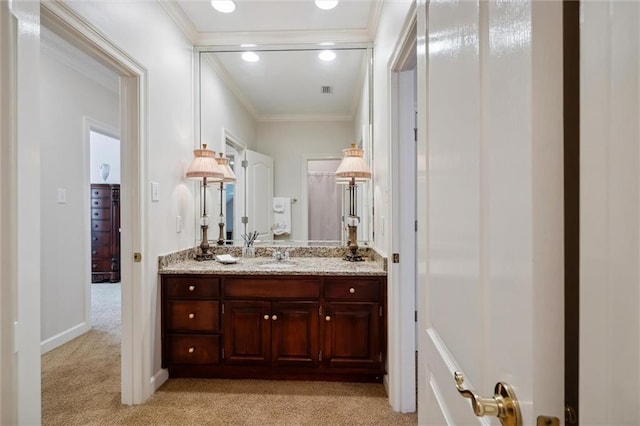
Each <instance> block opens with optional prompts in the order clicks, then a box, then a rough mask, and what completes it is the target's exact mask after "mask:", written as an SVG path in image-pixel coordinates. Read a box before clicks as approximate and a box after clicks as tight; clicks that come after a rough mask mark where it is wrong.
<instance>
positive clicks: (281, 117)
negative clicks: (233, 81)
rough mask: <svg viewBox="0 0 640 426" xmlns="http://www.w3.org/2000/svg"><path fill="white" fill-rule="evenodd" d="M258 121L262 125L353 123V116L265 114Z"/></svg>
mask: <svg viewBox="0 0 640 426" xmlns="http://www.w3.org/2000/svg"><path fill="white" fill-rule="evenodd" d="M258 121H259V122H261V123H267V122H282V121H295V122H301V121H353V116H352V115H335V114H273V115H266V114H265V115H261V116H259V117H258Z"/></svg>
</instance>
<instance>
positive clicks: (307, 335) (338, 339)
mask: <svg viewBox="0 0 640 426" xmlns="http://www.w3.org/2000/svg"><path fill="white" fill-rule="evenodd" d="M194 285H195V288H194V289H193V290H189V289H190V287H192V286H194ZM162 290H163V291H162V299H163V300H162V306H163V311H162V324H163V327H162V336H163V342H162V348H163V352H162V356H163V366H164V367H166V368H169V375H170V376H171V377H184V376H190V377H225V378H262V379H304V380H333V381H374V382H380V381H382V377H383V375H384V350H385V348H386V333H385V330H386V327H385V325H384V324H385V321H384V318H383V317H384V311H385V301H386V277H382V276H371V277H369V276H367V277H358V276H330V277H327V276H298V275H275V276H274V275H266V274H265V275H215V274H211V275H200V276H195V275H193V276H189V275H163V276H162ZM205 290H206V291H205ZM207 312H208V314H207ZM192 314H195V315H193V317H192V318H191V317H190V315H192ZM218 314H219V315H218ZM196 319H197V320H196Z"/></svg>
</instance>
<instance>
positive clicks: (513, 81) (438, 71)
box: [418, 0, 564, 425]
mask: <svg viewBox="0 0 640 426" xmlns="http://www.w3.org/2000/svg"><path fill="white" fill-rule="evenodd" d="M418 7H419V9H418V19H419V21H418V41H419V46H418V96H419V98H418V109H419V120H418V122H419V124H418V128H419V129H420V130H419V133H420V134H419V141H418V220H419V222H420V223H426V226H422V227H419V230H418V231H419V236H418V275H419V276H418V285H419V295H418V305H419V307H418V308H419V337H418V339H419V363H418V369H419V371H418V382H419V402H418V412H419V423H420V424H425V425H427V424H428V425H436V424H437V425H439V424H450V425H473V424H480V423H481V422H483V424H488V423H486V422H488V421H489V420H488V419H489V417H486V419H487V420H480V419H479V418H477V417H476V416H475V415H474V413H473V411H472V408H471V403H470V400H469V399H466V398H463V397H462V395H460V394H459V392H458V391H457V390H456V385H455V382H454V372H455V371H460V372H462V373H463V375H464V383H463V385H462V386H463V387H465V388H470V389H471V390H473V391H474V392H475V393H477V394H478V395H480V396H482V397H493V395H494V386H495V384H496V383H497V382H505V383H507V384H509V385H511V386H512V387H513V390H514V392H515V395H516V397H517V399H518V401H519V406H520V409H521V410H522V420H523V422H524V423H522V424H525V425H535V424H536V418H537V417H538V416H541V415H546V416H554V417H557V418H560V419H562V417H563V413H564V410H563V408H564V360H563V352H564V339H563V322H564V319H563V287H564V283H563V281H564V261H563V176H562V173H563V168H562V144H563V129H562V43H561V40H562V3H561V2H538V1H520V2H502V1H499V0H489V1H486V2H477V1H475V2H465V1H463V2H449V1H431V2H429V3H428V6H427V4H426V2H425V1H424V0H419V1H418ZM427 7H428V10H427ZM425 44H426V45H425ZM491 424H500V423H499V422H498V420H497V419H496V418H495V417H493V418H492V420H491Z"/></svg>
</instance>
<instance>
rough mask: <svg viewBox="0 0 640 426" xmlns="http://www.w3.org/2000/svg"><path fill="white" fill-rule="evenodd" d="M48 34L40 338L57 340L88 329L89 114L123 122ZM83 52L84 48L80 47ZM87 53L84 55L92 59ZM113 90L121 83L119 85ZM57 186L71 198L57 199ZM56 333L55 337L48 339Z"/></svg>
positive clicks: (107, 96)
mask: <svg viewBox="0 0 640 426" xmlns="http://www.w3.org/2000/svg"><path fill="white" fill-rule="evenodd" d="M55 43H60V42H59V41H56V42H52V41H48V39H46V38H45V39H44V40H43V43H42V52H43V53H42V56H41V65H42V69H43V72H42V73H41V74H40V75H41V81H40V105H41V109H40V128H41V130H40V131H41V135H42V137H41V155H42V161H41V188H42V192H41V225H42V229H41V241H42V246H41V256H42V263H41V268H42V281H41V295H42V304H41V327H42V328H41V339H42V341H43V350H44V351H47V350H50V349H53V348H54V347H57V346H59V345H61V344H63V343H65V342H67V341H68V340H70V339H72V338H74V337H77V335H78V334H81V333H82V332H84V331H86V330H88V329H89V328H90V318H89V317H87V315H86V312H87V310H86V307H87V306H86V303H87V300H88V299H87V297H86V296H87V294H86V290H87V284H88V282H89V280H90V276H88V274H87V272H88V271H89V270H90V268H89V264H88V263H89V259H90V255H89V247H88V246H87V242H88V232H89V227H90V223H89V217H88V206H89V164H88V163H87V159H88V153H89V146H88V145H87V144H86V137H85V134H84V132H85V128H84V117H90V118H92V119H93V120H97V121H100V122H102V123H106V124H108V125H109V126H110V127H113V128H118V126H119V95H118V92H117V91H116V90H109V89H108V88H106V87H105V86H103V85H100V84H98V83H97V82H96V81H95V80H93V79H90V78H88V77H87V76H86V75H85V74H83V73H81V72H79V71H78V70H76V69H74V68H72V66H70V65H69V64H71V63H72V60H71V59H69V60H68V61H65V60H64V59H60V57H59V56H58V55H57V54H56V53H54V52H59V51H60V49H61V47H58V46H57V45H56V46H54V45H53V44H55ZM77 54H78V55H79V54H80V53H77ZM88 59H89V58H85V60H88ZM113 89H117V86H115V87H114V88H113ZM58 190H64V191H66V202H65V203H58V201H57V195H58ZM50 339H51V340H50Z"/></svg>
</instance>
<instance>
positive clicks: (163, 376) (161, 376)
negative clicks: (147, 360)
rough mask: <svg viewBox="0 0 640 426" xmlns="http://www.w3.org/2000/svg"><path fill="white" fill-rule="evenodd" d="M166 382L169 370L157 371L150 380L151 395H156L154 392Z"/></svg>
mask: <svg viewBox="0 0 640 426" xmlns="http://www.w3.org/2000/svg"><path fill="white" fill-rule="evenodd" d="M167 380H169V370H167V369H165V368H161V369H160V370H158V372H157V373H156V374H154V375H153V377H152V378H151V393H152V394H153V393H156V391H157V390H158V389H160V386H162V384H163V383H164V382H166V381H167Z"/></svg>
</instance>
